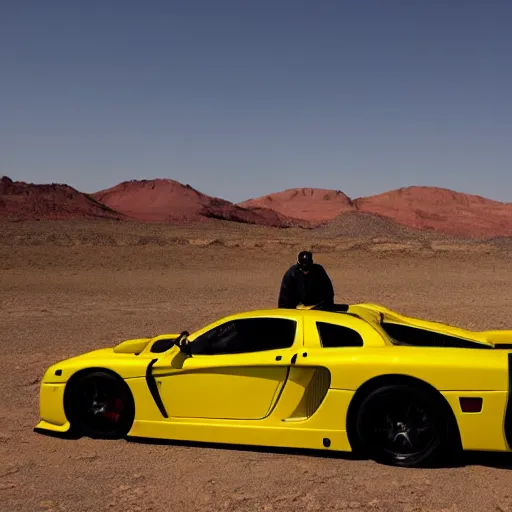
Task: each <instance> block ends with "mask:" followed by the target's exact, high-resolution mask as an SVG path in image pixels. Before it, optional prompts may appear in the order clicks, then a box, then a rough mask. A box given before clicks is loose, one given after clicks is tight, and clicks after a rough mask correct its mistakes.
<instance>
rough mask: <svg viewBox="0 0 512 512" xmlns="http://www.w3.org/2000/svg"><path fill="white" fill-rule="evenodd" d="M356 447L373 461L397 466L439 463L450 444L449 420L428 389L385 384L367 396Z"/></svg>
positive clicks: (358, 415) (360, 409)
mask: <svg viewBox="0 0 512 512" xmlns="http://www.w3.org/2000/svg"><path fill="white" fill-rule="evenodd" d="M354 423H355V424H354V427H355V432H356V436H357V444H358V445H359V446H360V448H361V449H362V451H363V452H365V454H366V455H368V456H369V457H370V458H372V459H374V460H376V461H378V462H382V463H384V464H391V465H395V466H404V467H414V466H422V465H431V464H436V463H438V462H439V461H440V460H441V458H442V456H443V455H444V452H445V451H446V452H448V451H449V450H447V445H448V444H449V442H450V438H451V436H450V433H451V432H450V421H449V418H448V415H447V414H446V410H445V408H444V407H443V404H442V403H441V401H440V399H438V397H436V396H435V395H434V393H432V392H430V391H429V390H426V389H423V388H421V387H419V386H418V387H416V386H408V385H386V386H382V387H380V388H378V389H375V390H374V391H372V392H370V393H369V394H368V395H366V396H365V397H364V398H363V400H362V401H361V403H360V405H359V407H358V410H357V413H356V417H355V422H354Z"/></svg>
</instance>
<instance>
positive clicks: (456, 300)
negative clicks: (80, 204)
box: [0, 223, 512, 512]
mask: <svg viewBox="0 0 512 512" xmlns="http://www.w3.org/2000/svg"><path fill="white" fill-rule="evenodd" d="M269 233H270V232H266V231H264V230H257V229H254V230H248V231H243V230H241V229H240V230H235V229H231V228H229V229H227V230H224V231H218V232H211V231H208V232H207V231H201V229H200V228H197V229H195V230H187V229H186V228H179V229H178V228H148V227H138V226H134V225H127V224H122V225H121V226H119V225H118V224H116V223H112V224H94V223H91V224H58V223H57V224H46V223H34V224H27V225H25V224H21V223H17V224H1V225H0V325H1V337H0V343H1V348H2V350H1V352H0V461H2V464H0V510H1V511H2V512H3V511H5V512H14V511H31V512H32V511H45V510H46V511H59V512H61V511H66V512H74V511H92V510H94V511H103V510H122V511H123V512H131V511H189V510H190V511H196V510H204V511H292V510H294V511H299V510H301V511H302V510H307V511H319V512H323V511H334V510H373V511H390V512H391V511H392V512H400V511H408V512H412V511H441V510H444V511H466V510H471V511H473V512H474V511H508V510H512V491H511V490H510V483H511V475H512V474H511V472H510V469H511V468H512V456H503V455H495V454H484V455H482V454H467V455H466V456H465V457H464V459H463V461H462V462H463V463H462V465H461V466H460V467H455V468H441V469H435V470H417V469H414V470H413V469H398V468H392V467H387V466H383V465H379V464H376V463H374V462H372V461H365V460H354V459H353V457H351V456H349V455H343V454H341V455H333V454H325V453H316V452H304V451H297V452H293V451H289V450H272V449H266V448H263V449H251V448H245V447H238V448H237V447H228V446H225V447H222V446H203V445H194V444H191V445H187V444H178V443H176V444H172V443H168V444H166V443H162V444H160V443H149V442H148V443H145V442H144V443H134V442H127V441H124V440H121V441H94V440H91V439H80V440H76V441H67V440H62V439H56V438H52V437H46V436H43V435H40V434H36V433H34V432H33V431H32V429H33V427H34V425H35V424H36V423H37V421H38V392H39V382H40V379H41V377H42V375H43V372H44V371H45V369H46V367H47V366H48V365H50V364H52V363H54V362H56V361H57V360H60V359H62V358H66V357H69V356H72V355H75V354H79V353H82V352H84V351H87V350H91V349H94V348H99V347H105V346H111V345H113V344H115V343H117V342H118V341H120V340H122V339H125V338H130V337H136V336H141V335H153V334H157V333H162V332H177V331H181V330H182V329H188V330H192V329H194V328H196V327H199V326H200V325H203V324H204V323H205V322H209V321H211V320H213V319H216V318H217V317H219V316H222V315H226V314H230V313H232V312H236V311H240V310H244V309H253V308H260V307H267V306H273V305H274V304H275V303H276V301H277V293H278V288H279V281H280V278H281V275H282V273H283V272H284V271H285V269H286V268H287V266H288V265H289V264H290V263H292V262H293V258H294V255H295V251H296V248H297V247H301V246H305V245H308V244H309V243H310V241H308V240H305V239H304V240H302V241H301V240H297V239H294V238H293V236H294V235H293V233H292V234H284V235H282V239H279V240H273V239H271V238H270V235H269ZM191 241H195V242H196V243H191ZM198 241H200V242H201V241H202V244H201V243H199V242H198ZM352 242H353V243H352V245H351V244H350V243H348V242H346V243H344V241H343V239H337V240H336V241H335V242H333V241H332V239H329V240H325V241H322V240H317V241H316V243H317V244H319V245H320V246H321V245H322V244H323V245H324V246H325V248H324V250H323V251H324V252H319V253H318V254H317V255H316V258H317V260H318V261H319V262H320V263H322V264H324V265H325V267H326V269H327V270H328V272H329V273H330V275H331V277H332V279H333V281H334V285H335V289H336V300H337V301H338V302H359V301H374V302H380V303H382V304H384V305H386V306H388V307H391V308H395V309H397V310H399V311H402V312H404V313H406V314H411V315H420V316H423V317H426V318H430V319H434V320H441V321H447V322H450V323H455V324H459V325H461V326H464V327H468V328H475V329H493V328H512V319H511V318H510V306H511V300H512V299H511V296H510V291H509V285H510V280H511V277H512V259H511V258H510V253H509V252H508V251H509V250H510V249H509V247H510V244H508V245H507V244H502V245H501V246H500V247H499V248H497V246H495V245H492V244H491V245H489V246H485V247H487V248H486V249H485V250H482V249H478V247H479V246H464V247H462V249H461V246H460V245H457V244H454V243H453V244H452V243H451V244H438V245H437V246H436V245H435V244H433V245H434V246H435V247H441V249H435V247H434V248H432V244H430V242H422V243H417V244H416V245H414V244H412V245H411V244H410V243H409V245H408V246H407V247H406V248H404V247H403V246H404V245H406V244H405V243H404V242H403V241H400V240H399V241H394V242H393V241H392V240H391V241H390V240H383V241H379V240H377V241H376V242H374V243H372V242H371V241H368V240H364V241H361V242H359V243H358V242H357V240H355V241H354V240H352ZM382 244H388V247H387V248H386V246H385V245H382ZM425 244H427V245H428V244H430V245H428V246H427V245H425ZM376 247H380V249H376ZM470 247H473V250H469V248H470Z"/></svg>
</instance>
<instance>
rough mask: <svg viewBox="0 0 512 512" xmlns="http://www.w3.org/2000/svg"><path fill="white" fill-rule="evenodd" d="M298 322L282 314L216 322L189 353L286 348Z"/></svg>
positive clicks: (239, 352) (232, 352) (231, 352)
mask: <svg viewBox="0 0 512 512" xmlns="http://www.w3.org/2000/svg"><path fill="white" fill-rule="evenodd" d="M296 330H297V323H296V322H295V320H289V319H285V318H243V319H240V320H234V321H231V322H226V323H225V324H222V325H219V326H217V327H215V328H214V329H212V330H211V331H208V332H205V333H204V334H202V335H201V336H199V337H198V338H196V339H195V340H194V342H193V343H191V345H190V346H191V349H192V354H196V355H219V354H243V353H246V352H261V351H264V350H276V349H280V348H289V347H291V346H292V345H293V342H294V341H295V332H296Z"/></svg>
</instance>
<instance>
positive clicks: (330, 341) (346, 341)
mask: <svg viewBox="0 0 512 512" xmlns="http://www.w3.org/2000/svg"><path fill="white" fill-rule="evenodd" d="M316 327H317V329H318V336H320V343H321V344H322V347H324V348H333V347H362V346H363V338H362V337H361V335H360V334H359V333H358V332H357V331H354V330H353V329H349V328H348V327H343V326H341V325H335V324H328V323H325V322H317V323H316Z"/></svg>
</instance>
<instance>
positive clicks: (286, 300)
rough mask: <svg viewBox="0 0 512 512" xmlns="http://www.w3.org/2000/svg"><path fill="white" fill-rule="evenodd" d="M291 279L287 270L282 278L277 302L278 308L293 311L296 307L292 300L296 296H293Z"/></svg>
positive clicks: (289, 271)
mask: <svg viewBox="0 0 512 512" xmlns="http://www.w3.org/2000/svg"><path fill="white" fill-rule="evenodd" d="M292 277H293V276H292V272H291V270H287V271H286V273H285V274H284V276H283V279H282V281H281V289H280V290H279V299H278V301H277V307H278V308H285V309H293V308H296V307H297V302H296V299H295V300H294V295H296V294H294V289H293V279H292Z"/></svg>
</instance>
